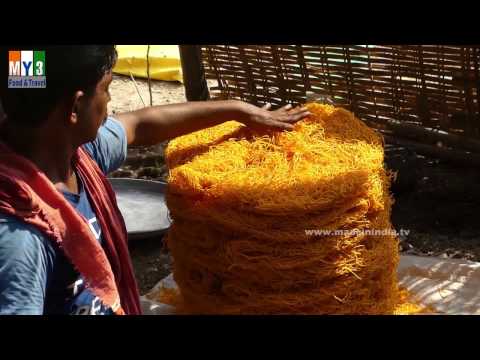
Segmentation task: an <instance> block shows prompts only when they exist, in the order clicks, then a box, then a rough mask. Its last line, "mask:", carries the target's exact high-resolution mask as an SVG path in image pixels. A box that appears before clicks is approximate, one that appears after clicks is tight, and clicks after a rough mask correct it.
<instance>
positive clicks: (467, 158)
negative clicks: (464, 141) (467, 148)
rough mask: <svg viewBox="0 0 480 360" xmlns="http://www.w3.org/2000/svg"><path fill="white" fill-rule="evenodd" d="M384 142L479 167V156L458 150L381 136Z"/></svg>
mask: <svg viewBox="0 0 480 360" xmlns="http://www.w3.org/2000/svg"><path fill="white" fill-rule="evenodd" d="M383 136H384V138H385V140H386V141H387V142H388V143H390V144H396V145H400V146H404V147H408V148H410V149H412V150H414V151H416V152H418V153H419V154H423V155H428V156H432V157H436V158H439V159H442V160H446V161H451V162H455V163H461V164H465V165H475V166H479V165H480V154H473V153H467V152H463V151H458V150H451V149H448V148H441V147H437V146H432V145H427V144H421V143H418V142H415V141H411V140H406V139H401V138H398V137H397V136H395V137H394V136H390V135H383Z"/></svg>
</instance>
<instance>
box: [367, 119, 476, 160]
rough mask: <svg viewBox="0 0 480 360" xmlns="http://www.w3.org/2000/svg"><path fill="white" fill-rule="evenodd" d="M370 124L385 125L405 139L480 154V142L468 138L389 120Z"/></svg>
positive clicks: (372, 121)
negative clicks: (440, 143)
mask: <svg viewBox="0 0 480 360" xmlns="http://www.w3.org/2000/svg"><path fill="white" fill-rule="evenodd" d="M369 122H371V123H373V124H375V125H377V124H378V125H385V126H386V127H388V128H390V129H391V130H392V131H393V132H394V133H395V134H398V135H400V136H403V137H408V138H411V139H415V140H418V139H419V138H420V139H422V140H423V139H427V140H430V141H432V142H437V141H442V142H444V143H446V144H450V145H453V146H455V147H461V148H463V149H465V150H470V151H474V152H479V153H480V141H478V140H475V139H471V138H468V137H466V136H460V135H455V134H450V133H440V132H437V131H434V130H428V129H425V128H423V127H420V126H417V125H413V124H402V123H399V122H394V121H388V120H387V121H385V122H380V121H379V122H376V121H374V120H369Z"/></svg>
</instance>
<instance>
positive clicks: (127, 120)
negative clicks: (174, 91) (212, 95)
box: [116, 100, 310, 146]
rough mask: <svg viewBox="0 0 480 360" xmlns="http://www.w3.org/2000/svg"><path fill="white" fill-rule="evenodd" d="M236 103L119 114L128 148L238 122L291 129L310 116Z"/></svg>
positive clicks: (203, 103) (298, 111)
mask: <svg viewBox="0 0 480 360" xmlns="http://www.w3.org/2000/svg"><path fill="white" fill-rule="evenodd" d="M269 109H270V105H266V106H264V107H263V108H259V107H257V106H254V105H251V104H248V103H246V102H243V101H237V100H223V101H197V102H188V103H183V104H171V105H161V106H153V107H149V108H144V109H140V110H136V111H131V112H128V113H124V114H118V115H116V118H117V119H118V120H120V122H122V124H123V126H124V127H125V131H126V133H127V142H128V145H143V146H145V145H155V144H158V143H160V142H162V141H165V140H169V139H173V138H175V137H177V136H181V135H185V134H189V133H191V132H193V131H197V130H201V129H205V128H207V127H211V126H215V125H218V124H221V123H223V122H225V121H229V120H237V121H239V122H241V123H243V124H245V125H247V126H248V127H251V128H252V129H258V130H261V129H266V128H267V129H268V128H270V129H277V130H291V129H293V125H292V124H293V123H295V122H296V121H299V120H301V119H303V118H305V117H306V116H308V115H310V113H309V112H308V110H307V109H305V108H296V109H292V108H291V106H290V105H287V106H285V107H283V108H281V109H278V110H275V111H269Z"/></svg>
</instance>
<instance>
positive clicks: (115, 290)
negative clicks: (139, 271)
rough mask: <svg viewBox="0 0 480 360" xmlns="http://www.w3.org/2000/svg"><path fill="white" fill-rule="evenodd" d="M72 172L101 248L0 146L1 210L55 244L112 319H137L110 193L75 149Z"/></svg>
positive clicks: (21, 161) (66, 206) (23, 162)
mask: <svg viewBox="0 0 480 360" xmlns="http://www.w3.org/2000/svg"><path fill="white" fill-rule="evenodd" d="M74 164H75V170H76V172H77V174H78V176H79V177H80V178H81V180H82V182H83V184H84V186H85V191H87V193H88V194H89V195H90V199H91V203H92V208H93V210H94V212H95V214H96V216H97V219H98V221H99V223H100V227H101V229H102V234H103V238H104V246H103V248H102V246H101V245H100V244H99V242H98V241H97V240H96V239H95V236H94V235H93V233H92V231H91V230H90V227H89V226H88V222H87V220H86V219H85V218H84V217H82V216H81V215H79V213H78V212H77V211H76V210H75V209H74V207H73V206H72V205H71V204H70V203H69V202H68V201H67V200H66V199H65V198H64V196H63V195H62V194H61V193H60V192H59V191H58V190H57V189H56V188H55V187H54V185H53V183H52V182H51V181H50V180H49V179H48V178H47V177H46V175H45V174H44V173H43V172H41V171H40V170H39V169H38V168H37V167H36V166H35V165H34V164H33V163H32V162H31V161H29V160H28V159H26V158H24V157H22V156H19V155H17V154H15V153H14V152H13V151H12V150H10V149H9V148H8V147H7V146H6V145H5V144H3V143H0V211H2V212H4V213H6V214H10V215H13V216H15V217H17V218H20V219H21V220H23V221H24V222H26V223H28V224H31V225H33V226H35V227H37V228H38V229H39V230H40V231H42V232H43V233H44V234H45V235H46V236H47V237H48V238H49V239H50V240H52V241H54V242H55V243H56V244H57V245H58V246H59V247H60V249H62V251H63V252H64V253H65V255H66V256H67V258H68V259H69V260H70V261H71V263H72V264H73V266H74V267H75V269H76V270H77V271H78V272H79V273H80V274H81V275H82V276H83V278H84V279H85V282H86V286H87V287H88V288H89V289H90V290H91V291H92V292H93V293H94V294H95V295H96V296H98V297H99V298H100V300H101V301H102V302H103V303H104V304H105V305H107V306H110V307H111V308H112V310H113V311H114V312H115V313H116V314H128V315H137V314H141V308H140V295H139V292H138V287H137V283H136V281H135V276H134V273H133V267H132V263H131V259H130V254H129V251H128V246H127V231H126V228H125V223H124V221H123V217H122V215H121V214H120V211H119V209H118V206H117V201H116V198H115V193H114V192H113V189H112V187H111V185H110V183H109V181H108V179H107V178H106V177H105V175H104V174H103V173H102V171H101V170H100V168H99V167H98V165H97V164H96V162H95V161H94V160H93V159H91V158H90V156H89V155H88V154H87V153H86V152H85V150H83V149H82V148H79V149H78V151H77V154H76V156H75V159H74Z"/></svg>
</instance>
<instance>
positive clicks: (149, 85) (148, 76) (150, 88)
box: [147, 45, 153, 106]
mask: <svg viewBox="0 0 480 360" xmlns="http://www.w3.org/2000/svg"><path fill="white" fill-rule="evenodd" d="M147 78H148V92H149V93H150V106H153V97H152V84H151V82H150V45H148V46H147Z"/></svg>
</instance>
